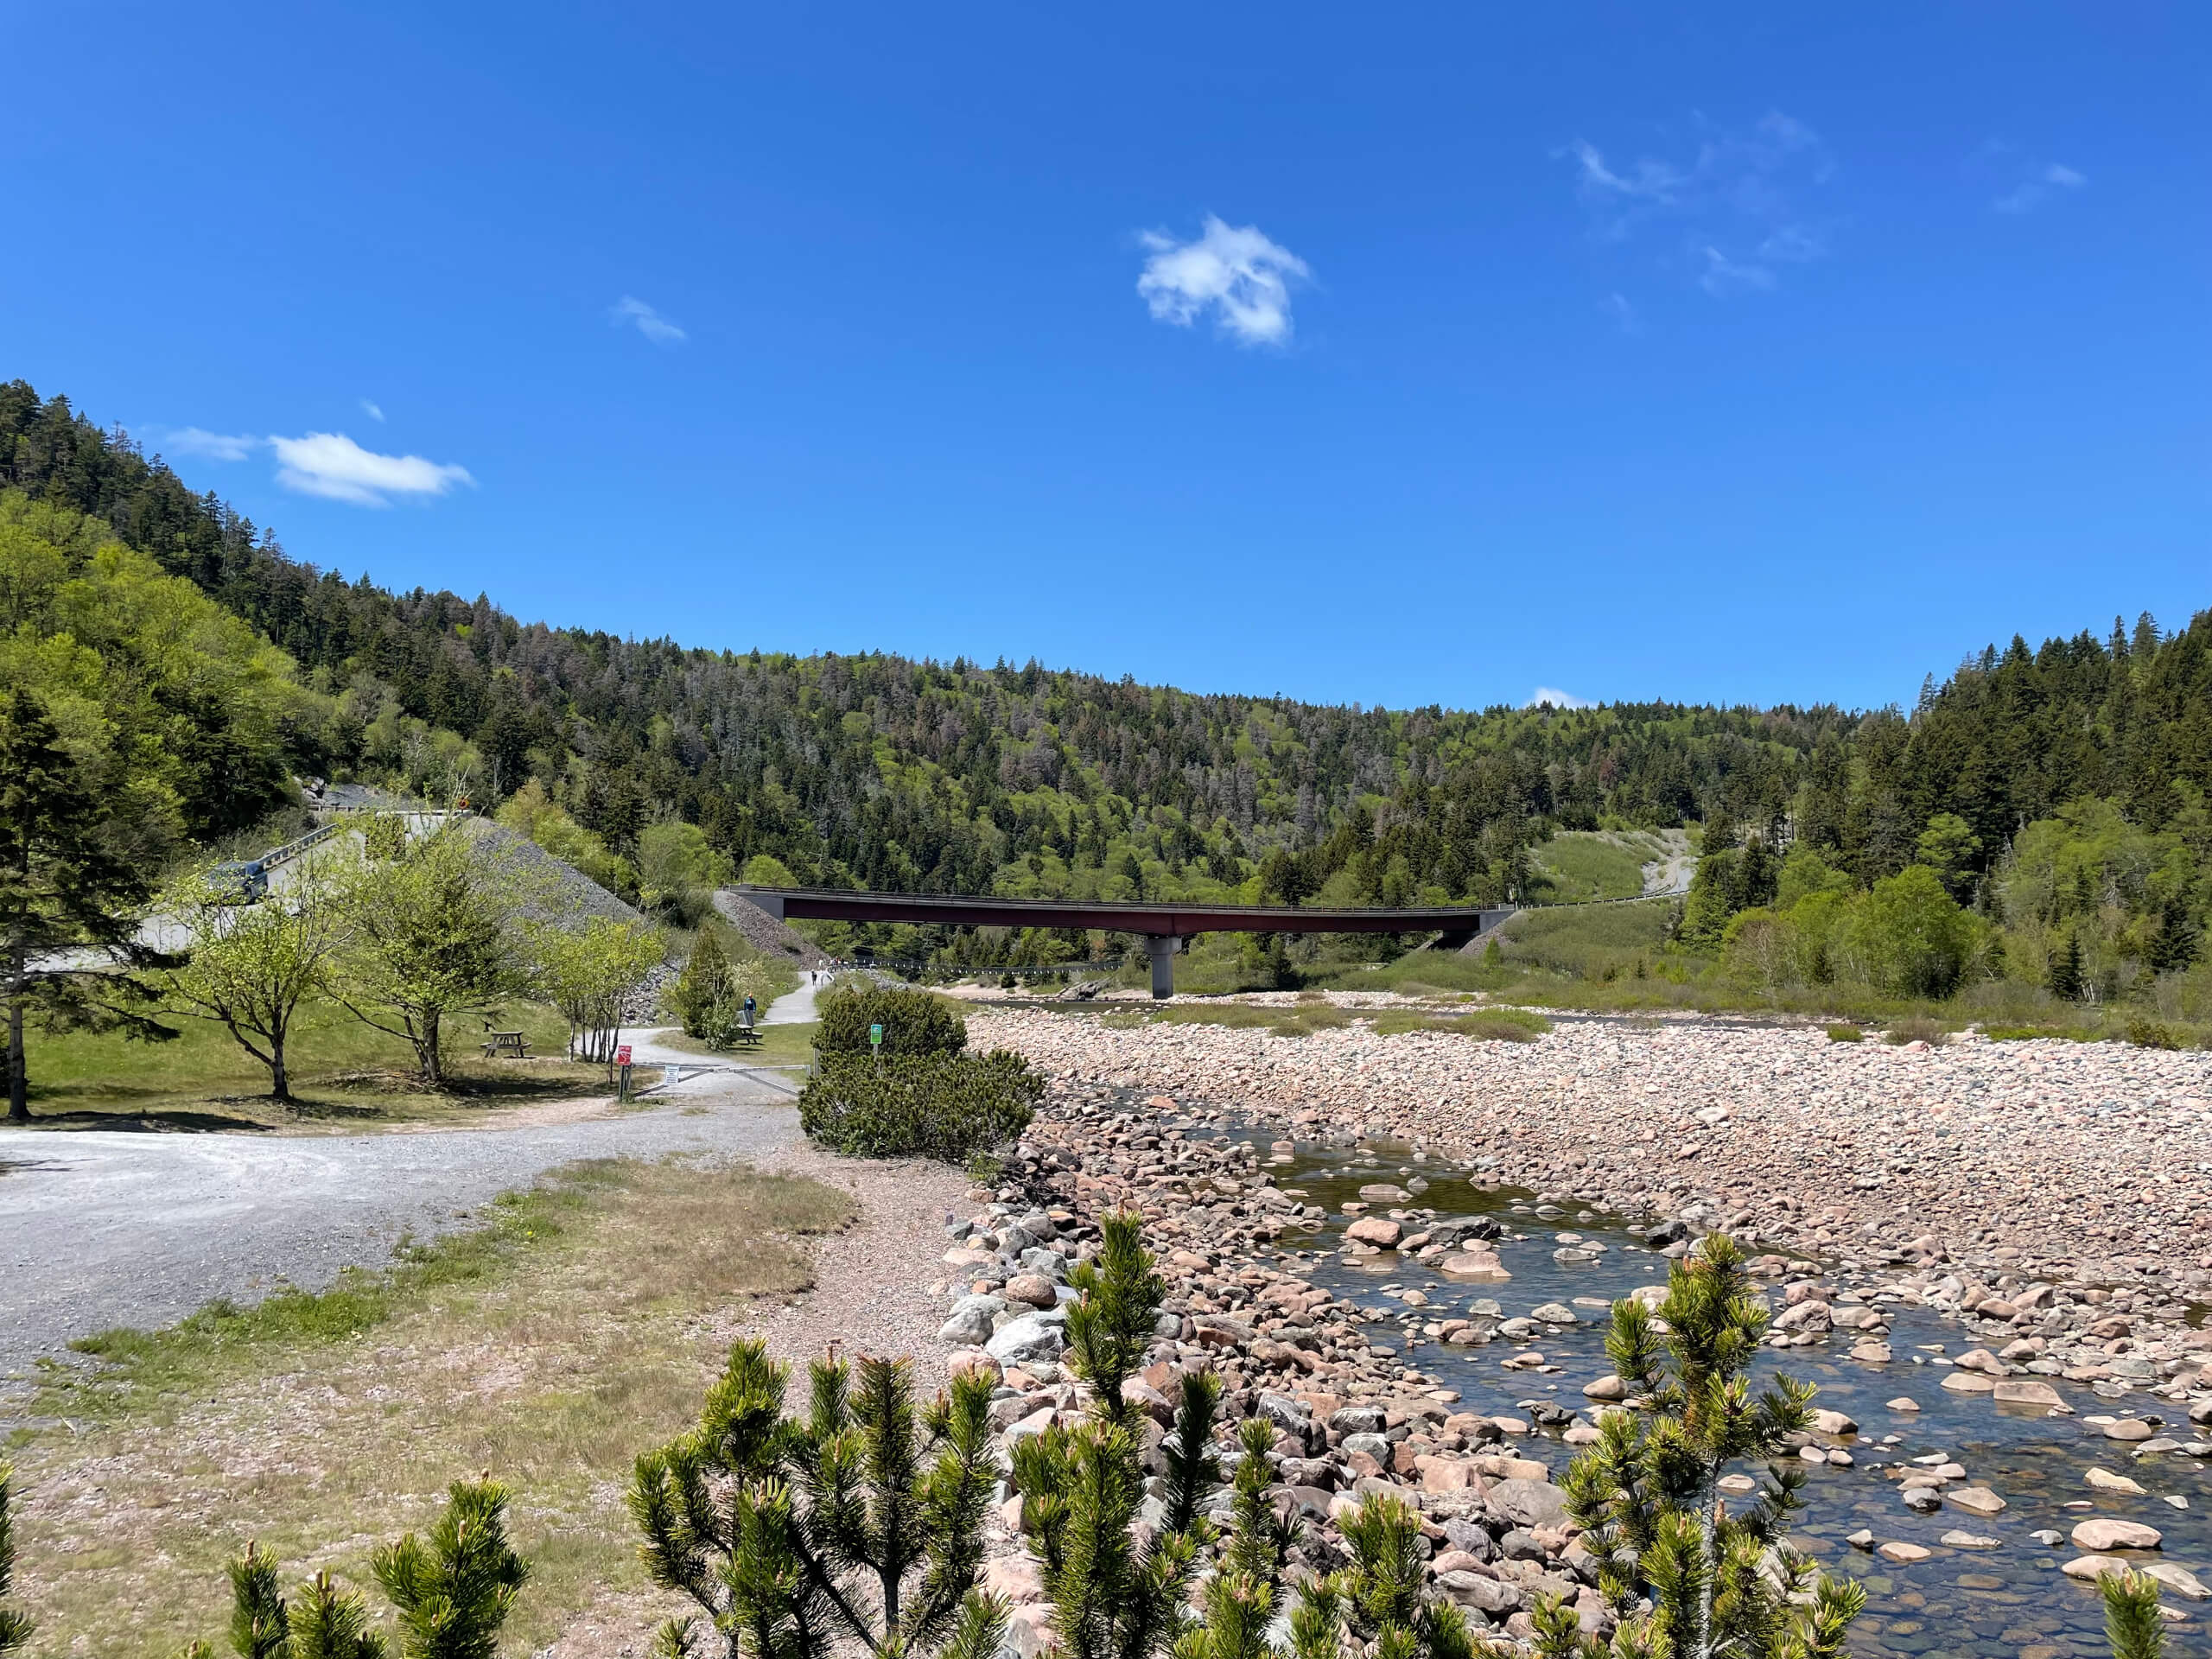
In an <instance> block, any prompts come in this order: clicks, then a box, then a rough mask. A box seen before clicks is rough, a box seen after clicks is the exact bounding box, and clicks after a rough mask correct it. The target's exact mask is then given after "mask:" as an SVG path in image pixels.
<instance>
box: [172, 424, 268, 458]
mask: <svg viewBox="0 0 2212 1659" xmlns="http://www.w3.org/2000/svg"><path fill="white" fill-rule="evenodd" d="M259 442H261V440H260V439H259V438H257V437H253V436H251V435H239V436H236V437H233V436H232V435H229V434H227V433H223V432H207V431H202V430H201V429H200V428H199V427H196V426H187V427H181V428H178V429H175V430H174V431H172V432H170V433H168V435H166V436H165V437H163V439H162V445H163V447H164V448H167V449H168V452H169V453H170V454H176V455H197V456H199V457H200V459H202V460H204V461H244V460H245V458H246V456H247V455H248V454H250V453H251V451H252V450H253V448H254V447H255V446H256V445H257V444H258V443H259Z"/></svg>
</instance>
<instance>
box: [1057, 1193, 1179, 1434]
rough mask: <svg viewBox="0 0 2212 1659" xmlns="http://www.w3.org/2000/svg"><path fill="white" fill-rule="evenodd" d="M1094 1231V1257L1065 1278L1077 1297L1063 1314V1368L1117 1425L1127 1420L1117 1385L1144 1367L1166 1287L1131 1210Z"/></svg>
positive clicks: (1103, 1221) (1114, 1215)
mask: <svg viewBox="0 0 2212 1659" xmlns="http://www.w3.org/2000/svg"><path fill="white" fill-rule="evenodd" d="M1098 1232H1099V1243H1098V1254H1097V1255H1095V1256H1093V1257H1092V1258H1091V1259H1090V1260H1089V1261H1087V1262H1078V1263H1077V1266H1076V1268H1075V1269H1074V1271H1072V1272H1071V1273H1070V1274H1069V1275H1068V1283H1069V1284H1070V1285H1071V1287H1074V1289H1075V1291H1076V1292H1077V1296H1076V1300H1075V1303H1074V1305H1073V1306H1071V1307H1070V1308H1069V1309H1068V1326H1067V1342H1068V1365H1069V1368H1070V1369H1071V1370H1073V1371H1074V1372H1075V1374H1076V1375H1077V1376H1079V1377H1081V1378H1082V1379H1083V1380H1084V1382H1086V1383H1090V1386H1091V1387H1092V1388H1094V1389H1097V1390H1098V1401H1099V1406H1100V1408H1101V1409H1102V1411H1103V1413H1104V1414H1105V1416H1106V1418H1107V1420H1108V1421H1111V1422H1117V1423H1118V1422H1123V1421H1127V1419H1128V1406H1127V1405H1126V1403H1125V1402H1124V1401H1123V1399H1122V1380H1123V1379H1124V1378H1125V1377H1127V1376H1128V1375H1129V1374H1130V1373H1131V1372H1132V1371H1134V1370H1136V1369H1137V1367H1138V1366H1139V1365H1141V1363H1143V1362H1144V1353H1145V1350H1146V1349H1147V1348H1148V1347H1149V1346H1151V1344H1152V1342H1153V1338H1154V1331H1153V1325H1154V1321H1156V1320H1157V1319H1159V1317H1160V1304H1161V1303H1162V1302H1163V1301H1165V1300H1166V1297H1167V1282H1166V1280H1164V1279H1162V1278H1161V1277H1160V1273H1159V1270H1158V1268H1157V1267H1156V1265H1155V1263H1154V1260H1153V1255H1152V1252H1151V1251H1149V1250H1147V1249H1145V1247H1144V1236H1143V1223H1142V1221H1141V1218H1140V1217H1138V1215H1137V1213H1136V1211H1134V1210H1116V1211H1110V1212H1109V1213H1108V1214H1105V1215H1103V1216H1101V1217H1099V1218H1098Z"/></svg>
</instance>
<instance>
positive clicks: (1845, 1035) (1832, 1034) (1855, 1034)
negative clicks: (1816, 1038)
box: [1827, 1025, 1866, 1043]
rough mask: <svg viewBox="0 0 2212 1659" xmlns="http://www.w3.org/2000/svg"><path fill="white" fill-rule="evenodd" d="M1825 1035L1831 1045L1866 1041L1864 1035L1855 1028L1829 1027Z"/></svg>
mask: <svg viewBox="0 0 2212 1659" xmlns="http://www.w3.org/2000/svg"><path fill="white" fill-rule="evenodd" d="M1827 1033H1828V1041H1830V1042H1832V1043H1858V1042H1864V1041H1865V1040H1866V1033H1865V1032H1863V1031H1861V1030H1860V1029H1859V1027H1857V1026H1844V1025H1835V1026H1830V1027H1828V1028H1827Z"/></svg>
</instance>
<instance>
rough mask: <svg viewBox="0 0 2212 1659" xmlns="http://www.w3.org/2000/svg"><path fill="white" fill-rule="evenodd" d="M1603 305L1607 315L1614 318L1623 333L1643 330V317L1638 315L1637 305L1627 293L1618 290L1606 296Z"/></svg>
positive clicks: (1639, 332)
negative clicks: (1631, 301) (1632, 302)
mask: <svg viewBox="0 0 2212 1659" xmlns="http://www.w3.org/2000/svg"><path fill="white" fill-rule="evenodd" d="M1603 305H1604V309H1605V315H1607V316H1609V317H1611V319H1612V320H1613V322H1614V324H1615V326H1616V327H1618V328H1619V329H1620V331H1621V333H1623V334H1642V333H1643V318H1642V317H1640V316H1638V315H1637V310H1636V307H1635V306H1634V305H1633V304H1631V303H1630V301H1629V297H1628V296H1627V295H1625V294H1623V293H1620V292H1618V290H1616V291H1615V292H1613V293H1611V294H1608V295H1606V296H1605V300H1604V302H1603Z"/></svg>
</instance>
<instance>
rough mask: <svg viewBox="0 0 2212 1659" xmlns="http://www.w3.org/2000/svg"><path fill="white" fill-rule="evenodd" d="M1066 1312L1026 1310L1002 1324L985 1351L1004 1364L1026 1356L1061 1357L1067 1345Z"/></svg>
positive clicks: (1038, 1357)
mask: <svg viewBox="0 0 2212 1659" xmlns="http://www.w3.org/2000/svg"><path fill="white" fill-rule="evenodd" d="M1067 1322H1068V1319H1067V1314H1066V1313H1065V1312H1063V1311H1061V1310H1060V1309H1058V1308H1052V1309H1047V1310H1046V1311H1044V1312H1041V1313H1025V1314H1023V1315H1022V1316H1021V1317H1020V1319H1009V1320H1007V1323H1006V1324H1005V1325H1001V1326H1000V1327H999V1330H998V1332H997V1334H996V1335H995V1336H993V1337H992V1338H991V1339H990V1340H989V1341H988V1342H987V1343H985V1344H983V1351H984V1352H986V1353H988V1355H990V1357H992V1358H993V1359H995V1360H997V1361H998V1362H999V1363H1001V1364H1002V1365H1014V1364H1019V1363H1021V1362H1022V1361H1023V1360H1027V1359H1058V1357H1060V1354H1061V1352H1062V1351H1064V1350H1065V1348H1066V1347H1067V1334H1066V1327H1067Z"/></svg>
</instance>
